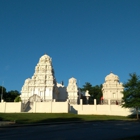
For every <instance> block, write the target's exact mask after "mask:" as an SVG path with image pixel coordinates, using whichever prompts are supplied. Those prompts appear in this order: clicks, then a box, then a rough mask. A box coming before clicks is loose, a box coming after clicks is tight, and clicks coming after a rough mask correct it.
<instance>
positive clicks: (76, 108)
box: [0, 100, 135, 116]
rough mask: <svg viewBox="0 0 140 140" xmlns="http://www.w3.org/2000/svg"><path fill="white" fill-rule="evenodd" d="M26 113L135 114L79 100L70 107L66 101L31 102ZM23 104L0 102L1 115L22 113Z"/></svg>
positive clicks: (110, 106) (118, 108)
mask: <svg viewBox="0 0 140 140" xmlns="http://www.w3.org/2000/svg"><path fill="white" fill-rule="evenodd" d="M28 107H29V108H30V109H29V110H28V111H26V112H27V113H31V112H32V113H75V114H83V115H88V114H91V115H115V116H127V115H131V114H135V110H134V109H126V108H122V107H121V106H120V105H110V104H108V105H96V100H94V105H88V104H87V105H83V103H82V100H80V104H79V105H71V104H69V102H68V100H67V101H66V102H56V101H55V100H54V101H53V102H52V101H50V102H33V103H32V104H31V106H30V104H29V106H28ZM24 111H25V110H23V103H21V102H2V103H0V112H1V113H20V112H24Z"/></svg>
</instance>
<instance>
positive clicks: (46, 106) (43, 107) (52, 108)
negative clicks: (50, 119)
mask: <svg viewBox="0 0 140 140" xmlns="http://www.w3.org/2000/svg"><path fill="white" fill-rule="evenodd" d="M32 112H34V113H43V112H44V113H68V103H67V102H51V101H50V102H34V104H33V109H32Z"/></svg>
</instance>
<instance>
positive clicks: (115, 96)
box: [102, 72, 124, 104]
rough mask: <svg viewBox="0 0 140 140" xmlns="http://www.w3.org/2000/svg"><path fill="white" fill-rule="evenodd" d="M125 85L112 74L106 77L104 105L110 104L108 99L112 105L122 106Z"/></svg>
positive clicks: (103, 90) (103, 91) (103, 89)
mask: <svg viewBox="0 0 140 140" xmlns="http://www.w3.org/2000/svg"><path fill="white" fill-rule="evenodd" d="M123 89H124V87H123V84H122V83H120V82H119V77H118V76H117V75H115V74H113V73H112V72H111V73H110V74H109V75H107V76H106V77H105V83H104V84H103V88H102V93H103V101H104V104H108V99H109V100H110V103H111V104H120V103H121V99H122V97H123V94H122V91H123Z"/></svg>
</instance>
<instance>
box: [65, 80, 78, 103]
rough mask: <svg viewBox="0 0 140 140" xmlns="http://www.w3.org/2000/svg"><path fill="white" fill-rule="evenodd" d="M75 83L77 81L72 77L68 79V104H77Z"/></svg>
mask: <svg viewBox="0 0 140 140" xmlns="http://www.w3.org/2000/svg"><path fill="white" fill-rule="evenodd" d="M76 82H77V80H76V79H75V78H73V77H72V78H70V79H69V83H68V86H67V92H68V99H69V102H70V104H77V103H78V86H77V83H76Z"/></svg>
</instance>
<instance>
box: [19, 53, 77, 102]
mask: <svg viewBox="0 0 140 140" xmlns="http://www.w3.org/2000/svg"><path fill="white" fill-rule="evenodd" d="M76 82H77V81H76V79H75V78H73V77H72V78H70V79H69V83H68V87H67V88H66V87H64V85H63V84H59V83H57V82H56V79H55V75H54V69H53V66H52V59H51V58H50V56H48V55H46V54H45V55H43V56H42V57H41V58H40V59H39V62H38V64H37V65H36V67H35V72H34V74H33V76H32V78H28V79H26V80H25V83H24V85H23V87H22V90H21V100H22V102H24V103H26V102H28V101H30V102H34V101H37V102H48V101H53V100H56V101H66V100H67V99H69V101H70V103H71V104H77V102H78V86H77V84H76Z"/></svg>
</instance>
